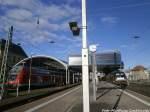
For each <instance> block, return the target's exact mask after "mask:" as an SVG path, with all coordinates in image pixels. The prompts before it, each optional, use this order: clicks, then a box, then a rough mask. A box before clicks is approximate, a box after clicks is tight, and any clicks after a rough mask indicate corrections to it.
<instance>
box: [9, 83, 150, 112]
mask: <svg viewBox="0 0 150 112" xmlns="http://www.w3.org/2000/svg"><path fill="white" fill-rule="evenodd" d="M91 87H92V86H91ZM90 100H91V102H90V106H91V112H101V111H106V112H108V111H113V110H118V111H119V110H122V111H123V110H124V111H126V112H128V111H130V112H131V111H132V112H133V111H134V112H135V111H136V112H137V111H138V110H139V111H146V112H150V98H149V97H146V96H143V95H140V94H138V93H135V92H132V91H129V90H121V89H120V88H118V87H117V86H115V85H113V84H110V83H107V82H100V83H99V85H98V91H97V101H96V102H94V101H93V100H92V88H90ZM23 111H26V112H83V111H82V86H77V87H74V88H70V89H68V90H65V91H62V92H59V93H56V94H54V95H51V96H48V97H45V98H42V99H40V100H37V101H34V102H31V103H28V104H26V105H23V106H20V107H17V108H14V109H11V110H9V112H23Z"/></svg>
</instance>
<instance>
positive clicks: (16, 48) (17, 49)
mask: <svg viewBox="0 0 150 112" xmlns="http://www.w3.org/2000/svg"><path fill="white" fill-rule="evenodd" d="M5 43H6V40H4V39H0V47H1V50H4V48H5ZM9 51H10V52H13V53H15V54H19V55H22V56H24V57H27V54H26V53H25V51H24V50H23V48H22V47H21V46H20V45H17V44H14V43H12V42H11V43H10V46H9Z"/></svg>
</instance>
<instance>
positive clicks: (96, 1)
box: [0, 0, 150, 67]
mask: <svg viewBox="0 0 150 112" xmlns="http://www.w3.org/2000/svg"><path fill="white" fill-rule="evenodd" d="M70 21H77V22H78V24H79V26H81V0H0V37H1V38H6V36H7V33H6V32H7V30H8V27H9V26H11V25H13V26H14V36H13V42H15V43H21V45H22V46H23V48H24V49H25V51H26V52H27V54H28V55H30V54H36V55H38V54H44V55H50V56H54V57H57V58H60V59H63V60H68V55H69V54H72V53H80V52H81V46H82V39H81V35H80V36H79V37H73V36H72V34H71V32H70V30H69V26H68V22H70ZM38 22H39V24H37V23H38ZM87 22H88V27H87V28H88V44H100V47H99V48H98V52H102V51H105V50H119V51H120V52H121V54H122V60H123V61H124V63H125V67H129V66H130V67H132V66H134V65H137V64H142V65H145V66H146V67H150V63H149V62H150V58H149V55H150V45H149V43H150V37H149V35H150V1H149V0H87ZM134 36H139V37H140V38H138V39H135V38H134ZM50 41H55V42H56V43H53V44H52V43H50Z"/></svg>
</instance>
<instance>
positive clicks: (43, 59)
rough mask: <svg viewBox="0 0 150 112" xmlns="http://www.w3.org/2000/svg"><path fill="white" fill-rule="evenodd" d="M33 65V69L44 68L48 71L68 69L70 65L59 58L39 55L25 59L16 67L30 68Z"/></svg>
mask: <svg viewBox="0 0 150 112" xmlns="http://www.w3.org/2000/svg"><path fill="white" fill-rule="evenodd" d="M31 63H32V67H44V68H47V69H53V68H54V69H68V64H67V63H66V62H64V61H61V60H59V59H57V58H54V57H51V56H44V55H37V56H32V57H28V58H25V59H23V60H21V61H20V62H18V63H17V64H16V65H14V66H13V67H15V66H18V65H25V66H30V64H31Z"/></svg>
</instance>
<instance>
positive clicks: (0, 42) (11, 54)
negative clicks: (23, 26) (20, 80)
mask: <svg viewBox="0 0 150 112" xmlns="http://www.w3.org/2000/svg"><path fill="white" fill-rule="evenodd" d="M5 43H6V40H4V39H0V63H2V59H3V53H4V49H5ZM26 57H27V54H26V53H25V51H24V50H23V48H22V47H21V46H20V45H19V44H15V43H12V42H10V45H9V50H8V57H7V67H8V68H11V67H12V66H13V65H15V64H16V63H17V62H19V61H21V60H23V59H24V58H26Z"/></svg>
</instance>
